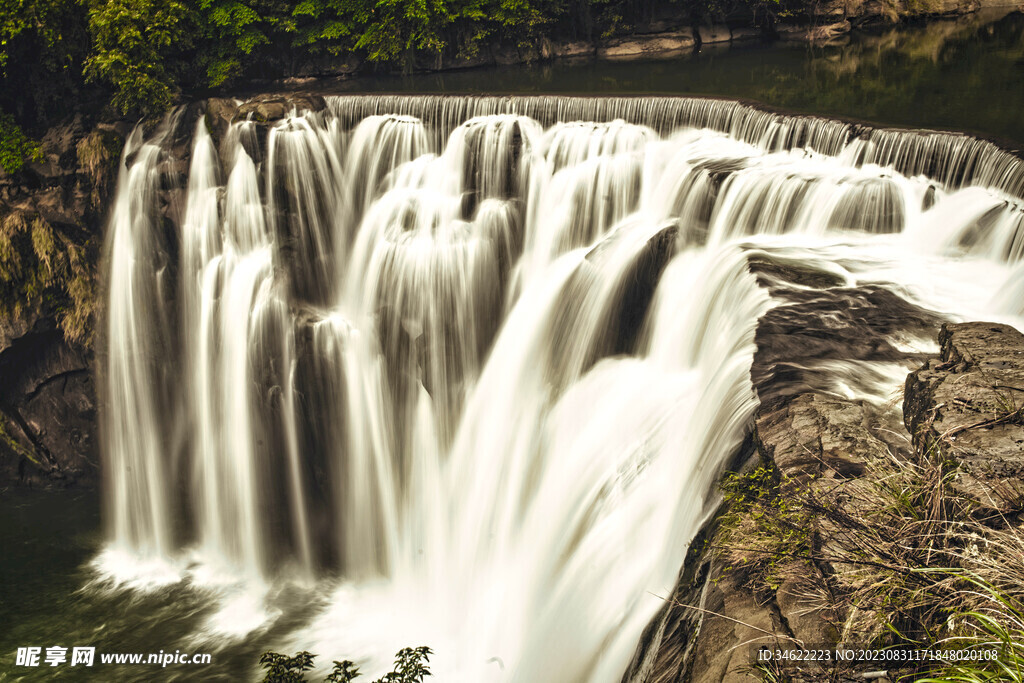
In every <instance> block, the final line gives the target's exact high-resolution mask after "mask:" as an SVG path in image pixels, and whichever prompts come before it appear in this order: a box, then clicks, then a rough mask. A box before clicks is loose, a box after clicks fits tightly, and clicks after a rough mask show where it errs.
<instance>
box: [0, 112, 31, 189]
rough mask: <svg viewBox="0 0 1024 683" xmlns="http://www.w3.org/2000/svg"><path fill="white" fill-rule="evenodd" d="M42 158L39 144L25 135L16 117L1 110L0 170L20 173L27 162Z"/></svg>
mask: <svg viewBox="0 0 1024 683" xmlns="http://www.w3.org/2000/svg"><path fill="white" fill-rule="evenodd" d="M40 156H41V155H40V151H39V143H37V142H35V141H33V140H30V139H29V138H28V136H26V135H25V131H23V130H22V129H21V127H20V126H19V125H18V124H17V123H15V122H14V117H12V116H11V115H10V114H7V113H5V112H4V111H2V110H0V168H2V169H4V171H5V172H7V173H14V172H16V171H20V170H21V167H22V166H24V165H25V162H26V161H28V160H30V159H38V158H39V157H40Z"/></svg>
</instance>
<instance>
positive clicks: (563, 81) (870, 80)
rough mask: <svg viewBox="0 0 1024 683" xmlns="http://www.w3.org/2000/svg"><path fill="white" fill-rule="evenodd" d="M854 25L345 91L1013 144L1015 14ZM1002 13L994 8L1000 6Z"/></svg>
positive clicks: (1019, 138)
mask: <svg viewBox="0 0 1024 683" xmlns="http://www.w3.org/2000/svg"><path fill="white" fill-rule="evenodd" d="M1005 12H1006V10H1003V11H996V13H995V14H993V13H992V12H991V11H990V12H982V13H978V14H975V15H972V16H968V17H963V18H960V19H957V20H949V21H939V22H933V23H930V24H928V25H926V26H917V27H909V28H902V29H896V28H891V29H888V30H884V31H881V32H877V31H876V32H874V33H857V34H855V35H852V36H849V37H848V38H847V39H846V40H845V44H843V45H832V46H826V47H812V46H809V45H804V44H784V43H780V44H775V45H763V44H737V45H735V46H732V47H724V46H723V47H715V46H712V47H710V48H707V49H704V50H702V51H701V52H699V53H696V54H691V55H684V56H682V57H672V58H671V59H663V60H654V61H652V60H644V61H633V60H631V61H605V60H601V61H597V60H589V61H583V62H575V63H568V62H559V63H557V64H544V65H535V66H530V67H525V66H513V67H495V68H488V69H476V70H466V71H452V72H445V73H436V74H418V75H414V76H407V77H378V78H360V79H356V80H352V81H347V82H343V83H340V84H339V85H338V86H337V87H336V89H337V90H339V91H345V92H422V93H483V92H487V93H509V94H513V93H517V94H522V93H593V94H621V95H627V94H642V93H651V94H676V95H679V94H684V95H710V96H720V97H730V98H739V99H751V100H756V101H758V102H762V103H764V104H768V105H772V106H776V107H782V108H785V109H788V110H792V111H796V112H801V113H809V114H822V115H829V116H840V117H852V118H856V119H864V120H867V121H872V122H875V123H881V124H887V125H896V126H906V127H913V128H939V129H951V130H965V131H968V132H971V133H975V134H978V135H981V136H984V137H992V138H997V139H1000V140H1001V141H1003V142H1005V143H1008V144H1016V145H1024V117H1022V116H1021V115H1020V112H1021V111H1022V110H1024V86H1022V84H1024V14H1021V13H1020V12H1012V13H1010V14H1006V13H1005ZM1000 15H1002V16H1000Z"/></svg>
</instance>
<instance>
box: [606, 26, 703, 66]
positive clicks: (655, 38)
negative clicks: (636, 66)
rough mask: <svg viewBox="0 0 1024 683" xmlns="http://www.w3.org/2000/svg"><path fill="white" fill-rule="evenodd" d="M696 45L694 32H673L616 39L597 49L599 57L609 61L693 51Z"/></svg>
mask: <svg viewBox="0 0 1024 683" xmlns="http://www.w3.org/2000/svg"><path fill="white" fill-rule="evenodd" d="M695 44H696V40H695V39H694V35H693V31H690V30H684V31H672V32H670V33H657V34H651V35H641V36H632V37H629V38H615V39H612V40H610V41H608V42H607V43H605V44H604V45H602V46H600V47H598V48H597V55H598V56H599V57H605V58H609V59H615V58H630V57H644V56H650V55H658V54H669V53H673V52H682V51H683V50H691V49H693V46H694V45H695Z"/></svg>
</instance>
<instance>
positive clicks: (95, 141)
mask: <svg viewBox="0 0 1024 683" xmlns="http://www.w3.org/2000/svg"><path fill="white" fill-rule="evenodd" d="M126 132H127V124H124V123H118V124H97V123H95V122H93V121H86V120H85V119H83V117H82V116H80V115H79V116H76V117H75V118H74V119H71V120H69V121H68V122H66V123H64V124H62V125H60V126H57V127H55V128H53V129H51V130H50V131H49V132H48V133H47V134H46V136H45V137H44V138H43V141H42V152H43V157H42V159H41V160H39V161H36V162H34V163H32V164H30V165H28V166H26V167H25V168H24V169H22V171H21V172H19V173H18V174H17V175H4V174H2V173H0V290H2V294H3V302H2V305H0V308H2V310H0V487H3V486H8V485H27V486H40V487H53V486H68V485H72V484H78V485H86V486H92V485H95V483H96V482H97V480H98V474H99V468H98V464H97V463H98V438H97V424H96V392H95V387H94V379H93V373H92V368H91V366H92V359H93V339H94V337H95V331H96V327H97V311H96V309H97V306H96V301H97V299H98V289H99V287H98V271H99V267H100V260H101V251H102V241H103V230H102V226H103V220H104V211H105V209H106V206H107V204H108V203H109V199H110V197H111V195H112V193H113V190H114V184H115V181H116V169H117V163H118V159H119V157H120V152H121V146H122V144H123V137H124V135H125V133H126Z"/></svg>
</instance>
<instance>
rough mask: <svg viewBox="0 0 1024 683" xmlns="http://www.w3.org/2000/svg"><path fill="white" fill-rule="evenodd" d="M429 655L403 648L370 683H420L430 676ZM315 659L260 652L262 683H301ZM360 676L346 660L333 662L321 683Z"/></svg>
mask: <svg viewBox="0 0 1024 683" xmlns="http://www.w3.org/2000/svg"><path fill="white" fill-rule="evenodd" d="M431 654H433V651H432V650H431V649H430V648H429V647H416V648H412V647H407V648H404V649H402V650H399V651H398V654H396V655H395V665H394V667H393V669H392V670H391V671H390V672H389V673H387V674H385V675H384V676H383V677H382V678H378V679H377V680H376V681H375V682H374V683H423V680H424V679H425V678H426V677H427V676H430V669H429V668H427V664H428V662H429V661H430V655H431ZM315 658H316V655H312V654H310V653H309V652H305V651H303V652H299V653H298V654H296V655H295V656H294V657H288V656H287V655H283V654H280V653H277V652H264V653H263V655H262V656H260V666H261V667H263V669H265V670H266V674H265V675H264V677H263V683H302V682H304V681H305V680H306V672H307V671H309V670H311V669H312V668H313V660H314V659H315ZM360 675H361V673H360V671H359V667H357V666H356V665H355V663H354V662H352V661H350V660H347V659H346V660H345V661H343V662H337V661H336V662H334V669H333V670H332V671H331V673H330V674H329V675H328V676H327V678H325V679H324V683H351V682H352V681H353V680H355V679H356V678H358V677H359V676H360Z"/></svg>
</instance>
